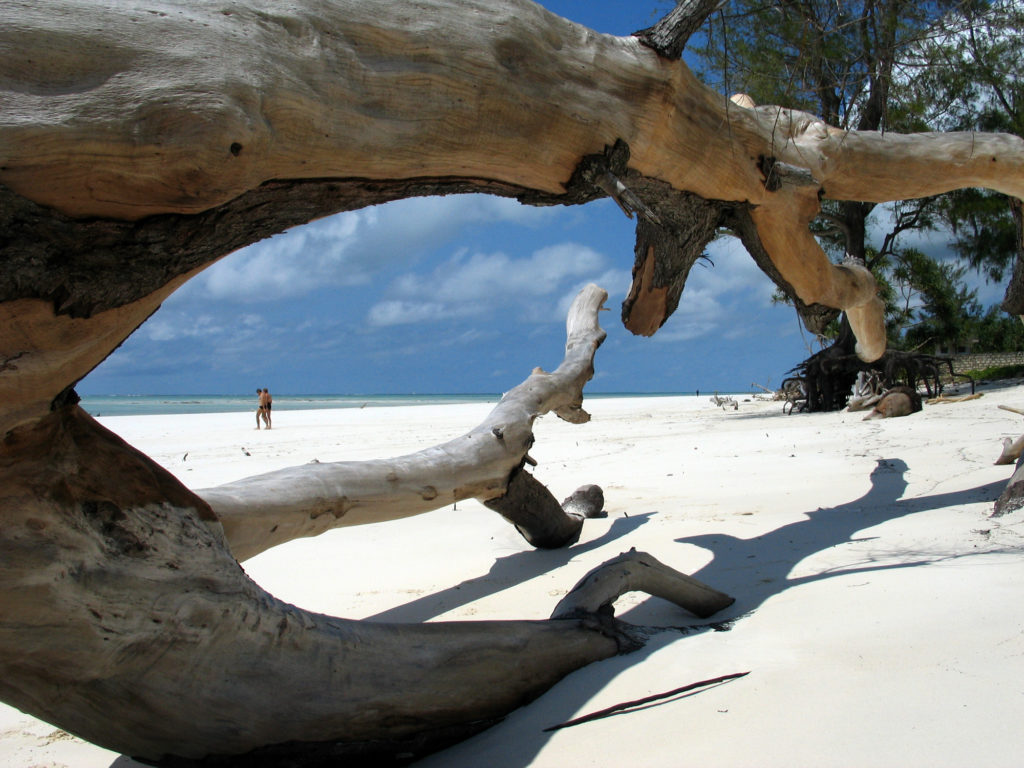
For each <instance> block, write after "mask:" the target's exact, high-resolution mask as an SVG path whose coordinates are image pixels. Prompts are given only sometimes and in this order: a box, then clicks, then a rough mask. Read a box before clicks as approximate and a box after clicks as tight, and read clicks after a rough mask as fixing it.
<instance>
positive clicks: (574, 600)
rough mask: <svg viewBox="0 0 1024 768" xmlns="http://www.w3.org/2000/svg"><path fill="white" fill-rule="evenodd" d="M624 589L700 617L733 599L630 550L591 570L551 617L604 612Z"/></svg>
mask: <svg viewBox="0 0 1024 768" xmlns="http://www.w3.org/2000/svg"><path fill="white" fill-rule="evenodd" d="M627 592H646V593H647V594H649V595H653V596H655V597H661V598H664V599H665V600H668V601H669V602H672V603H675V604H676V605H678V606H680V607H682V608H685V609H686V610H688V611H690V612H691V613H693V614H696V615H697V616H700V617H701V618H706V617H708V616H711V615H712V614H715V613H717V612H718V611H720V610H722V609H723V608H728V607H729V606H730V605H732V604H733V603H734V602H735V598H733V597H730V596H729V595H727V594H725V593H724V592H719V591H718V590H717V589H714V588H712V587H709V586H708V585H707V584H704V583H703V582H701V581H698V580H697V579H694V578H693V577H691V576H686V575H685V574H681V573H679V572H678V571H675V570H673V569H671V568H669V567H667V566H666V565H665V564H664V563H661V562H659V561H658V560H656V559H655V558H653V557H651V556H650V555H649V554H647V553H646V552H637V551H636V550H635V549H631V550H630V551H629V552H623V553H622V554H621V555H619V556H618V557H616V558H614V559H612V560H609V561H608V562H606V563H604V564H603V565H602V566H601V567H600V568H597V569H595V570H593V571H591V572H590V573H589V574H587V575H586V576H584V577H583V579H581V580H580V582H579V583H578V584H577V585H576V586H575V587H573V588H572V589H571V590H570V591H569V594H567V595H566V596H565V597H563V598H562V599H561V601H559V603H558V605H557V606H555V610H554V611H552V613H551V618H553V619H564V618H572V617H576V616H586V615H591V614H596V613H607V612H608V610H609V609H610V607H611V605H612V603H614V602H615V600H617V599H618V598H619V597H621V596H622V595H624V594H626V593H627Z"/></svg>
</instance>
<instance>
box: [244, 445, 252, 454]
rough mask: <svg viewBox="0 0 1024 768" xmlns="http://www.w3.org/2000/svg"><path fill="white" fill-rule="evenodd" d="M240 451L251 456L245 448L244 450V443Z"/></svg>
mask: <svg viewBox="0 0 1024 768" xmlns="http://www.w3.org/2000/svg"><path fill="white" fill-rule="evenodd" d="M242 453H244V454H245V455H246V456H252V454H251V453H249V452H248V451H247V450H245V446H244V445H243V446H242Z"/></svg>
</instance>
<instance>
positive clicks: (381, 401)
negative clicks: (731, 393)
mask: <svg viewBox="0 0 1024 768" xmlns="http://www.w3.org/2000/svg"><path fill="white" fill-rule="evenodd" d="M686 394H693V393H692V392H661V393H629V392H615V393H600V394H589V393H588V394H587V395H586V397H587V398H588V399H589V398H596V397H658V396H662V397H664V396H670V395H686ZM500 399H501V395H500V394H497V393H495V394H463V395H459V394H455V395H278V394H274V411H285V410H292V411H298V410H314V409H319V408H382V407H388V406H396V405H445V404H451V403H497V402H498V400H500ZM80 405H81V406H82V408H84V409H85V410H86V411H87V412H88V413H90V414H92V415H93V416H146V415H167V416H171V415H175V414H180V413H244V412H249V411H251V412H253V413H255V411H256V394H255V392H254V393H253V394H251V395H83V396H82V401H81V403H80Z"/></svg>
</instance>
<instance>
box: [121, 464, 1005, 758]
mask: <svg viewBox="0 0 1024 768" xmlns="http://www.w3.org/2000/svg"><path fill="white" fill-rule="evenodd" d="M907 469H908V467H907V465H906V463H905V462H904V461H903V460H901V459H880V460H878V461H877V463H876V466H875V468H874V469H873V470H872V472H871V476H870V479H871V488H870V489H869V490H868V491H867V493H865V494H864V495H863V496H861V497H860V498H858V499H855V500H853V501H850V502H847V503H845V504H840V505H838V506H834V507H827V508H821V509H818V510H815V511H813V512H809V513H808V514H807V517H806V518H805V519H802V520H800V521H798V522H795V523H790V524H789V525H785V526H782V527H781V528H777V529H775V530H773V531H770V532H768V533H766V534H763V535H761V536H757V537H755V538H752V539H740V538H736V537H733V536H729V535H725V534H709V535H702V536H690V537H685V538H680V539H676V541H677V542H678V543H681V544H690V545H696V546H699V547H703V548H705V549H707V550H709V551H710V552H711V553H712V555H713V557H712V560H711V561H710V562H709V563H708V564H707V565H705V566H704V567H703V568H701V569H700V570H699V571H697V572H695V573H693V574H692V575H693V576H694V577H696V578H698V579H700V580H701V581H704V582H706V583H708V584H710V585H712V586H713V587H715V588H716V589H721V590H723V591H725V592H728V593H729V594H731V595H733V596H735V597H736V602H735V603H734V604H733V605H732V606H730V607H729V608H728V609H727V610H725V611H722V612H721V613H719V614H717V615H716V616H714V617H713V622H712V623H708V622H707V621H706V620H704V621H701V620H699V619H696V618H694V619H693V620H692V621H691V622H690V623H689V624H687V623H686V621H685V619H684V620H683V621H681V622H680V625H681V626H678V627H673V628H651V631H652V632H653V633H655V634H653V636H652V638H651V641H650V642H649V643H648V645H647V646H645V647H644V648H642V649H640V650H638V651H635V652H634V653H631V654H628V655H625V656H616V657H613V658H611V659H607V660H605V661H602V662H598V663H595V664H591V665H589V666H587V667H585V668H583V669H581V670H578V671H577V672H575V673H573V674H572V676H571V685H569V684H567V683H566V682H564V681H563V682H562V683H560V684H558V685H556V686H555V688H554V689H552V692H553V693H554V694H556V695H548V696H545V697H544V700H543V702H538V703H537V704H535V705H534V706H532V707H529V708H527V709H525V710H520V711H519V712H517V713H516V715H517V716H518V717H521V718H523V719H522V720H521V721H520V722H519V725H518V727H517V729H516V734H517V738H516V739H515V742H514V743H507V740H505V741H502V743H501V745H500V755H501V756H500V759H499V758H496V757H495V749H494V748H492V746H491V745H490V744H489V743H488V742H487V739H488V738H489V737H488V732H487V731H485V732H484V733H482V734H480V735H478V736H476V737H474V738H473V739H470V740H469V741H467V742H464V743H463V744H461V745H456V746H454V747H452V748H451V750H449V752H452V753H454V752H458V753H459V757H458V759H459V760H460V761H461V762H462V763H467V762H472V761H473V759H474V757H476V758H479V760H478V764H489V765H496V766H501V768H517V767H518V766H527V765H529V764H530V763H531V762H533V760H534V759H535V758H536V756H537V755H538V753H539V752H540V750H541V749H542V748H543V746H544V745H545V744H546V743H547V741H548V740H549V739H550V738H551V734H550V733H545V732H544V730H543V729H544V728H546V727H548V726H551V725H554V724H557V723H561V722H564V721H566V720H568V719H570V718H572V717H574V716H575V715H576V714H577V712H578V710H579V707H580V706H581V705H582V703H583V702H585V701H587V700H589V699H590V698H591V697H592V696H593V695H594V694H595V693H597V692H598V691H600V690H601V689H602V688H603V687H605V686H606V685H607V684H608V682H609V681H611V680H612V679H614V678H615V677H616V676H618V675H619V674H620V673H622V672H624V671H625V670H627V669H629V668H630V667H633V666H635V665H638V664H642V663H643V661H644V660H645V659H647V658H648V657H649V656H651V655H652V654H653V653H655V652H657V651H659V650H661V649H662V648H664V647H665V646H667V645H669V644H671V643H672V642H674V641H675V640H677V639H678V638H679V631H680V630H682V631H683V632H685V633H686V634H694V633H696V632H709V631H714V630H721V629H723V627H728V626H729V625H730V622H734V621H736V620H740V619H741V618H742V617H743V616H744V615H747V614H750V613H751V612H753V611H754V610H756V609H757V608H758V607H760V606H761V605H762V604H763V603H764V602H765V601H766V600H767V599H769V598H770V597H772V596H774V595H777V594H780V593H782V592H784V591H785V590H787V589H789V588H791V587H795V586H799V585H801V584H807V583H810V582H814V581H819V580H823V579H828V578H831V577H833V576H843V575H849V574H851V573H858V572H867V571H879V570H890V569H895V568H913V567H917V566H920V565H927V564H929V563H932V562H935V560H936V559H937V558H936V557H935V556H931V557H928V556H922V557H921V558H920V559H917V560H914V561H912V562H901V563H895V564H868V565H865V566H864V567H862V568H847V569H842V570H838V571H825V572H822V573H818V574H814V575H809V576H804V577H798V578H791V577H790V575H789V574H790V573H791V572H792V570H793V568H794V566H795V565H796V564H797V563H799V562H801V561H802V560H804V559H805V558H807V557H810V556H811V555H813V554H815V553H817V552H822V551H824V550H826V549H828V548H830V547H834V546H837V545H840V544H845V543H849V542H855V541H858V539H855V538H854V536H855V535H856V533H857V532H858V531H862V530H864V529H867V528H871V527H873V526H875V525H879V524H881V523H884V522H886V521H889V520H895V519H898V518H901V517H904V516H907V515H912V514H915V513H917V512H924V511H927V510H933V509H941V508H944V507H952V506H958V505H963V504H970V503H975V502H982V501H984V502H992V501H994V500H995V499H996V498H997V497H998V496H999V494H1000V493H1001V492H1002V489H1003V487H1004V486H1005V484H1006V483H1005V481H999V482H993V483H988V484H986V485H982V486H979V487H977V488H971V489H967V490H963V491H957V492H954V493H939V494H934V495H931V496H923V497H920V498H911V499H903V498H902V496H903V493H904V492H905V491H906V489H907V481H906V479H905V478H904V473H905V472H906V471H907ZM650 516H651V513H647V514H642V515H635V516H632V517H627V518H619V519H616V520H615V521H614V522H613V523H612V525H611V526H610V527H609V529H608V531H606V532H605V533H604V535H602V536H601V537H599V538H597V539H595V540H593V541H590V542H587V543H585V544H581V545H576V546H573V547H569V548H567V549H559V550H536V551H534V550H529V551H524V552H517V553H515V554H512V555H509V556H508V557H503V558H499V559H498V560H496V561H495V563H494V565H493V566H492V567H491V569H490V570H489V571H488V572H487V573H486V574H484V575H481V576H478V577H476V578H473V579H468V580H466V581H463V582H462V583H460V584H458V585H456V586H454V587H450V588H448V589H445V590H442V591H440V592H436V593H433V594H430V595H424V596H423V597H420V598H418V599H416V600H413V601H412V602H409V603H405V604H403V605H400V606H396V607H395V608H392V609H390V610H387V611H384V612H382V613H379V614H376V615H375V616H372V617H368V619H367V620H370V621H396V622H420V621H426V620H428V619H430V618H433V617H435V616H438V615H440V614H442V613H445V612H446V611H449V610H451V609H452V608H455V607H457V606H460V605H464V604H468V603H471V602H473V601H475V600H478V599H480V598H483V597H486V596H488V595H491V594H494V593H496V592H500V591H502V590H504V589H507V588H509V587H511V586H513V585H515V584H517V583H521V582H524V581H527V580H529V579H532V578H534V577H536V576H539V575H542V574H544V573H547V572H548V571H551V570H553V569H555V568H558V567H559V566H561V565H564V564H565V563H566V562H568V561H569V560H570V559H572V558H573V557H575V556H577V555H579V554H580V553H582V552H586V551H590V550H593V549H596V548H598V547H601V546H603V545H605V544H608V543H609V542H611V541H614V540H616V539H619V538H622V537H624V536H626V535H627V534H628V533H630V532H631V531H633V530H636V529H637V528H638V527H639V526H641V525H643V524H644V523H646V522H647V521H648V519H649V518H650ZM969 554H973V553H965V556H966V555H969ZM950 556H956V555H950ZM942 557H943V558H945V557H948V556H942ZM638 608H639V609H642V608H643V606H642V605H641V606H638ZM634 610H635V609H634ZM631 613H634V611H630V612H628V613H626V614H623V615H622V616H621V617H620V618H622V619H623V620H625V621H629V620H630V614H631ZM636 613H638V614H642V613H643V611H642V610H639V611H636ZM635 620H636V619H635V618H634V621H635ZM683 682H688V681H683ZM666 687H669V686H666ZM699 692H700V691H695V692H691V693H687V694H685V696H694V695H697V694H698V693H699ZM679 698H682V696H680V697H674V698H671V699H666V700H665V702H667V701H676V700H678V699H679ZM665 702H657V703H654V704H651V705H648V706H660V705H661V704H663V703H665ZM474 742H476V743H475V744H474ZM445 755H446V752H440V753H437V754H435V755H433V756H430V757H427V758H425V759H424V760H423V761H420V762H419V763H416V764H417V765H419V764H421V763H423V762H430V763H432V764H434V765H444V764H445ZM137 765H141V764H140V763H137V762H135V761H133V760H131V759H130V758H127V757H120V758H118V759H117V760H115V761H114V762H113V763H112V764H111V766H110V768H131V767H133V766H137Z"/></svg>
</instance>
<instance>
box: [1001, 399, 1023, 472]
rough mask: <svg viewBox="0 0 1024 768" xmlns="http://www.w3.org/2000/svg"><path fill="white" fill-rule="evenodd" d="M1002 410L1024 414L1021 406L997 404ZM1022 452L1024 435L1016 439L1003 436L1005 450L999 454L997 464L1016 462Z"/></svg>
mask: <svg viewBox="0 0 1024 768" xmlns="http://www.w3.org/2000/svg"><path fill="white" fill-rule="evenodd" d="M996 407H997V408H999V409H1000V410H1003V411H1009V412H1010V413H1016V414H1017V415H1019V416H1024V410H1021V409H1020V408H1014V407H1012V406H1009V405H999V406H996ZM1021 453H1024V435H1021V436H1020V437H1018V438H1017V439H1016V440H1012V439H1010V438H1009V437H1004V438H1003V450H1002V452H1001V453H1000V454H999V458H997V459H996V460H995V464H996V465H997V466H998V465H1000V464H1014V463H1016V462H1017V460H1018V459H1020V456H1021Z"/></svg>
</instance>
